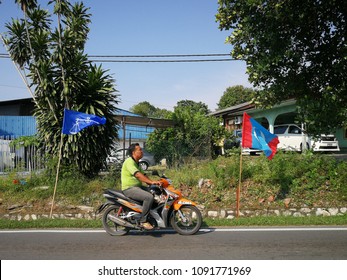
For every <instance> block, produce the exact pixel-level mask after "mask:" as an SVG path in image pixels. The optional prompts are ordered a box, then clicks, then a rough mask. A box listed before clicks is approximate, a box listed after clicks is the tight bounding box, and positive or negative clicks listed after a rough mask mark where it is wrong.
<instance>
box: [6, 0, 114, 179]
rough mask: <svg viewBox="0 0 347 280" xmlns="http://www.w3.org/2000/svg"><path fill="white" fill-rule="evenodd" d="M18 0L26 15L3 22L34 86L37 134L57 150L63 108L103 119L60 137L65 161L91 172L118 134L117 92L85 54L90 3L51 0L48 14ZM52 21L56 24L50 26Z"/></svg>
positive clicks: (17, 59) (12, 48)
mask: <svg viewBox="0 0 347 280" xmlns="http://www.w3.org/2000/svg"><path fill="white" fill-rule="evenodd" d="M16 2H17V3H18V4H20V5H21V8H22V9H23V11H24V13H25V15H26V16H25V19H24V20H23V19H13V20H12V22H11V23H7V24H6V27H7V29H8V35H7V37H6V38H5V43H6V45H7V46H8V49H9V52H10V55H11V58H12V59H13V60H14V61H15V62H16V63H17V64H18V65H19V67H20V68H21V69H23V71H24V72H25V75H26V76H28V77H29V78H30V80H31V85H32V87H33V88H34V99H35V101H36V109H35V116H36V118H37V124H38V136H39V140H40V142H41V143H42V144H43V145H44V146H45V151H46V153H48V154H50V155H57V154H58V152H59V144H60V138H61V128H62V119H63V111H64V108H69V109H72V110H76V111H81V112H85V113H89V114H95V115H99V116H104V117H106V119H107V122H106V125H105V126H97V127H90V128H88V129H85V130H82V131H81V132H80V133H78V134H77V135H69V136H64V138H63V149H62V151H63V163H64V164H66V165H74V166H77V167H78V169H79V170H80V171H81V172H83V173H84V174H86V175H88V176H93V175H95V174H96V173H97V172H98V171H99V170H100V168H101V167H102V166H103V164H104V159H105V158H106V156H107V154H108V153H109V151H110V149H111V148H112V145H113V143H114V140H115V139H117V136H118V129H117V123H116V121H115V120H114V118H113V116H114V112H115V109H116V107H115V106H116V104H117V103H118V95H117V93H116V89H115V87H114V80H113V78H112V77H111V76H110V75H109V74H107V71H106V70H103V69H102V68H101V66H97V65H94V64H92V63H91V62H90V61H89V60H88V57H87V55H86V54H84V46H85V43H86V40H87V35H88V32H89V24H90V17H91V15H90V14H89V11H88V10H89V9H88V8H86V7H85V6H84V5H83V3H75V4H73V5H72V4H70V3H69V1H67V0H56V1H49V5H52V4H53V5H54V7H53V14H49V12H48V11H47V10H43V9H41V7H40V6H38V5H37V4H36V1H23V0H22V1H21V0H18V1H16ZM53 15H56V16H57V21H54V20H53V19H52V17H53ZM53 22H57V25H58V26H56V27H54V26H52V24H53Z"/></svg>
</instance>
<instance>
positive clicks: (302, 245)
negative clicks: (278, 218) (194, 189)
mask: <svg viewBox="0 0 347 280" xmlns="http://www.w3.org/2000/svg"><path fill="white" fill-rule="evenodd" d="M0 259H2V260H28V259H29V260H38V259H44V260H92V259H93V260H117V259H118V260H132V259H136V260H141V259H142V260H145V259H146V260H148V259H153V260H169V259H172V260H181V259H182V260H183V259H187V260H232V259H234V260H247V259H248V260H347V227H297V228H287V227H281V228H234V229H222V228H218V229H203V230H201V231H200V232H198V233H197V234H196V235H193V236H181V235H179V234H177V233H175V232H173V231H154V232H151V233H139V232H133V233H130V234H129V235H126V236H120V237H113V236H109V235H108V234H106V233H105V232H104V231H103V230H25V231H0Z"/></svg>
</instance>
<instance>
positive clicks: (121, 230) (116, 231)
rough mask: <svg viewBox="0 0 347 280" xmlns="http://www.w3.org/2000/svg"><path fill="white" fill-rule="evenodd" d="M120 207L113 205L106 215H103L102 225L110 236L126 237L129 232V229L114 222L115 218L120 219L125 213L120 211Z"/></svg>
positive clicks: (106, 211)
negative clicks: (113, 218)
mask: <svg viewBox="0 0 347 280" xmlns="http://www.w3.org/2000/svg"><path fill="white" fill-rule="evenodd" d="M119 208H120V207H119V206H118V205H111V206H109V207H108V208H107V209H106V210H105V212H104V214H103V215H102V225H103V226H104V229H105V230H106V232H107V233H108V234H109V235H112V236H120V235H125V234H127V233H128V232H129V230H130V229H129V228H127V227H125V226H121V225H118V224H117V223H115V222H113V221H112V216H113V217H119V216H120V214H121V213H124V211H123V210H121V211H119Z"/></svg>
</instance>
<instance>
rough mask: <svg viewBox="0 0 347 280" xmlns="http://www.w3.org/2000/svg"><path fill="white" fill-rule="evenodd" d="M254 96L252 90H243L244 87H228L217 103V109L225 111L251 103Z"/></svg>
mask: <svg viewBox="0 0 347 280" xmlns="http://www.w3.org/2000/svg"><path fill="white" fill-rule="evenodd" d="M253 95H254V90H253V89H251V88H245V87H244V86H241V85H240V86H233V87H228V88H227V89H226V90H225V91H224V93H223V95H222V97H221V98H220V99H219V102H218V104H217V105H218V109H225V108H227V107H231V106H234V105H237V104H241V103H244V102H248V101H251V100H252V98H253Z"/></svg>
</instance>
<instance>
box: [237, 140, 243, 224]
mask: <svg viewBox="0 0 347 280" xmlns="http://www.w3.org/2000/svg"><path fill="white" fill-rule="evenodd" d="M241 183H242V146H241V153H240V175H239V184H238V186H237V190H236V218H238V217H239V215H240V193H241Z"/></svg>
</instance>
